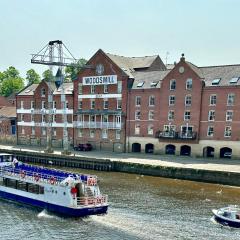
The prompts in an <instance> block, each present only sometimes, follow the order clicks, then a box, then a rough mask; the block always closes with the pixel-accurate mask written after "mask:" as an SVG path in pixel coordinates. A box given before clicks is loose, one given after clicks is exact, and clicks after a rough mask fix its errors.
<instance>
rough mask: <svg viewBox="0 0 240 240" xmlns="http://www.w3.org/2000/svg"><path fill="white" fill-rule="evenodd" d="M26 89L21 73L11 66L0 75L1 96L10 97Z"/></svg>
mask: <svg viewBox="0 0 240 240" xmlns="http://www.w3.org/2000/svg"><path fill="white" fill-rule="evenodd" d="M23 87H24V80H23V78H21V77H20V75H19V71H18V70H17V69H16V68H15V67H13V66H11V67H9V68H8V69H7V70H6V71H4V72H2V73H1V74H0V94H1V95H3V96H6V97H7V96H9V95H11V94H12V93H16V92H18V91H20V90H21V89H22V88H23Z"/></svg>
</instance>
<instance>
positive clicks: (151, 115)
mask: <svg viewBox="0 0 240 240" xmlns="http://www.w3.org/2000/svg"><path fill="white" fill-rule="evenodd" d="M148 120H154V111H153V110H149V112H148Z"/></svg>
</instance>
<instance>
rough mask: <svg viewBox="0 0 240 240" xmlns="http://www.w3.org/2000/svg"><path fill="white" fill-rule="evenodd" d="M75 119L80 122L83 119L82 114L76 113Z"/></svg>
mask: <svg viewBox="0 0 240 240" xmlns="http://www.w3.org/2000/svg"><path fill="white" fill-rule="evenodd" d="M77 120H78V122H82V121H83V115H82V114H80V115H78V116H77Z"/></svg>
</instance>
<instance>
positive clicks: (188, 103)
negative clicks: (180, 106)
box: [185, 95, 192, 106]
mask: <svg viewBox="0 0 240 240" xmlns="http://www.w3.org/2000/svg"><path fill="white" fill-rule="evenodd" d="M191 104H192V96H191V95H186V97H185V106H191Z"/></svg>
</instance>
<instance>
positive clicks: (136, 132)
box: [135, 124, 140, 135]
mask: <svg viewBox="0 0 240 240" xmlns="http://www.w3.org/2000/svg"><path fill="white" fill-rule="evenodd" d="M135 134H136V135H139V134H140V124H136V125H135Z"/></svg>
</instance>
